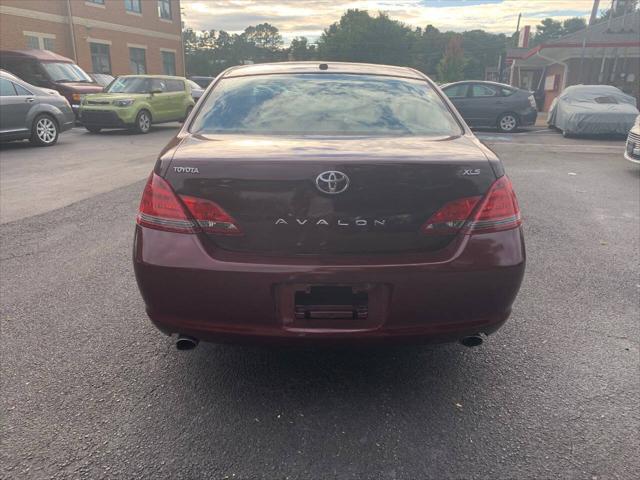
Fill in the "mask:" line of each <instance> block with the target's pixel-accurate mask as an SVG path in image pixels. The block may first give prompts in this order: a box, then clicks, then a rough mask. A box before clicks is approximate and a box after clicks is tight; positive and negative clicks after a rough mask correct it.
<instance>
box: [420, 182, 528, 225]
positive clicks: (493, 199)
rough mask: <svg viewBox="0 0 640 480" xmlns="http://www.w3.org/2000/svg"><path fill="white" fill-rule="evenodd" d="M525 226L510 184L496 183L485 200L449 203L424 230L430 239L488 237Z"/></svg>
mask: <svg viewBox="0 0 640 480" xmlns="http://www.w3.org/2000/svg"><path fill="white" fill-rule="evenodd" d="M520 225H522V218H521V216H520V207H519V206H518V200H517V199H516V194H515V192H514V191H513V186H512V185H511V181H510V180H509V179H508V178H507V177H506V176H504V177H501V178H499V179H498V180H496V181H495V182H494V183H493V185H491V187H490V188H489V191H488V192H487V194H486V195H485V196H484V197H466V198H460V199H458V200H454V201H452V202H449V203H447V204H446V205H445V206H444V207H442V208H441V209H440V210H438V211H437V212H436V213H434V214H433V215H432V216H431V218H429V220H428V221H427V223H425V224H424V225H423V226H422V232H423V233H424V234H427V235H454V234H456V233H458V232H459V231H461V230H462V232H463V233H465V234H471V233H489V232H500V231H503V230H510V229H512V228H517V227H519V226H520Z"/></svg>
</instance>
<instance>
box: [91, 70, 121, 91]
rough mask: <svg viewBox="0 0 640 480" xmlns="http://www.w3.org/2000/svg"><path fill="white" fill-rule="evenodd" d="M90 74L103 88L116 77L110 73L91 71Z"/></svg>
mask: <svg viewBox="0 0 640 480" xmlns="http://www.w3.org/2000/svg"><path fill="white" fill-rule="evenodd" d="M89 76H90V77H91V78H92V79H93V81H94V82H96V83H97V84H98V85H100V86H101V87H103V88H104V87H108V86H109V84H110V83H111V82H113V80H114V78H115V77H114V76H113V75H109V74H108V73H90V74H89Z"/></svg>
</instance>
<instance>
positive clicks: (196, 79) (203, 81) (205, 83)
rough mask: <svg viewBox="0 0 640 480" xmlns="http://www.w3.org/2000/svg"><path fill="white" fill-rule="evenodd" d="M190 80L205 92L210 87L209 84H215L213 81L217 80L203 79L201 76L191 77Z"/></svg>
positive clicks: (211, 78)
mask: <svg viewBox="0 0 640 480" xmlns="http://www.w3.org/2000/svg"><path fill="white" fill-rule="evenodd" d="M189 80H192V81H194V82H196V83H197V84H198V85H200V88H202V89H203V90H204V89H206V88H207V87H208V86H209V84H210V83H211V82H213V80H215V78H214V77H201V76H198V75H195V76H191V77H189Z"/></svg>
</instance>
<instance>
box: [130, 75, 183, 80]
mask: <svg viewBox="0 0 640 480" xmlns="http://www.w3.org/2000/svg"><path fill="white" fill-rule="evenodd" d="M118 78H157V79H159V80H186V78H184V77H178V76H176V75H120V76H118Z"/></svg>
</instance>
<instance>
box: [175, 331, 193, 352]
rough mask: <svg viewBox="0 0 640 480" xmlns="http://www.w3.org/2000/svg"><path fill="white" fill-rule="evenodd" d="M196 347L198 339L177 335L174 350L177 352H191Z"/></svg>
mask: <svg viewBox="0 0 640 480" xmlns="http://www.w3.org/2000/svg"><path fill="white" fill-rule="evenodd" d="M197 346H198V339H197V338H193V337H190V336H188V335H178V340H176V348H177V349H178V350H193V349H194V348H196V347H197Z"/></svg>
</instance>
